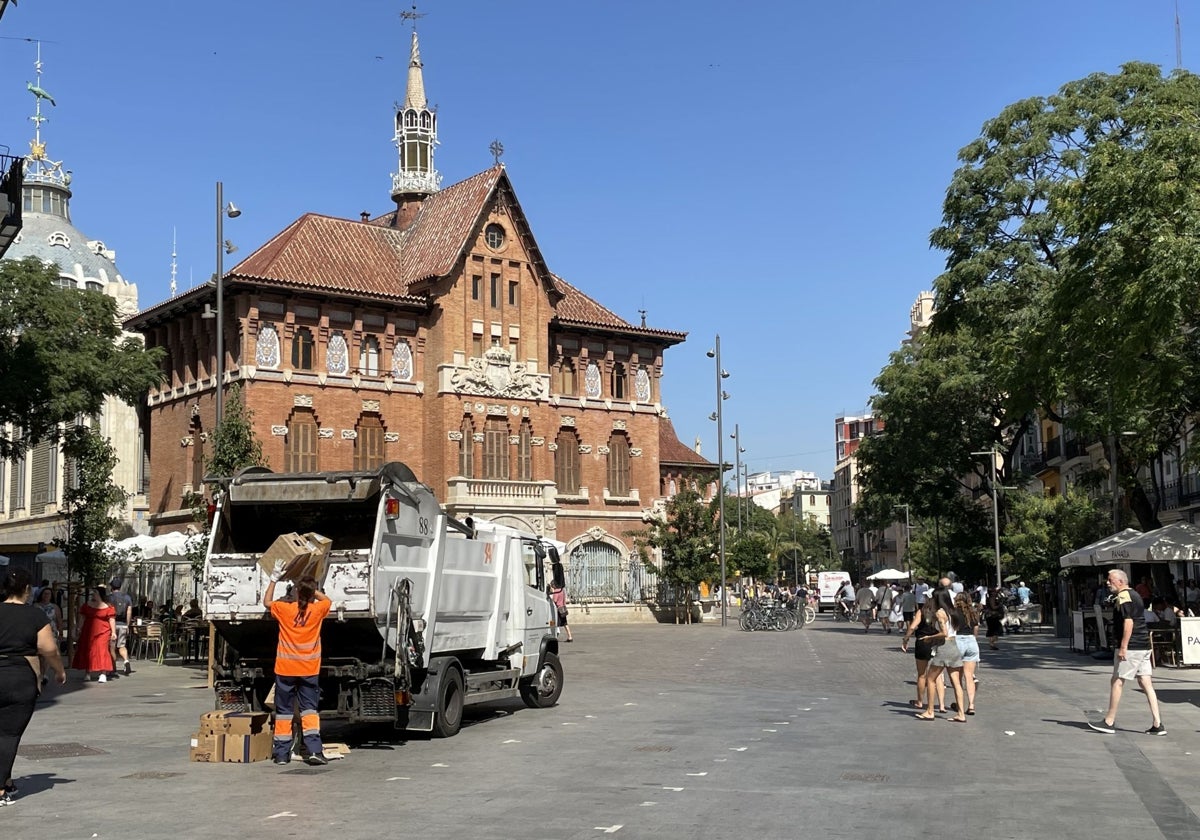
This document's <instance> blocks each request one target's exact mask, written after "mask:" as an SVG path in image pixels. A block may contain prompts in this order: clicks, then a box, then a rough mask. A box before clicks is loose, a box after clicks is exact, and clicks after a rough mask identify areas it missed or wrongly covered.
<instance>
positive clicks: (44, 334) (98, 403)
mask: <svg viewBox="0 0 1200 840" xmlns="http://www.w3.org/2000/svg"><path fill="white" fill-rule="evenodd" d="M57 279H58V269H57V268H55V267H54V266H47V265H44V264H43V263H42V262H41V261H40V260H38V259H36V258H33V257H29V258H26V259H24V260H20V261H17V260H0V429H2V428H3V427H5V425H8V427H9V428H11V429H14V430H23V432H24V434H23V435H21V436H20V437H10V436H9V435H6V434H4V433H3V432H0V458H10V457H12V456H14V455H18V454H20V453H21V452H23V451H24V450H25V449H27V448H28V447H30V446H32V445H33V444H35V443H37V442H38V441H39V440H43V439H46V438H52V437H54V436H55V435H56V434H57V429H58V427H59V425H60V424H62V423H71V422H73V421H74V419H75V418H76V417H79V416H94V415H96V414H98V413H99V412H100V409H101V407H102V405H103V404H104V398H105V397H107V396H116V397H119V398H120V399H122V400H124V401H125V402H128V403H131V404H132V403H133V402H135V401H136V400H138V399H140V398H141V397H142V396H143V395H144V394H145V393H146V391H147V390H149V389H150V388H151V387H153V386H154V385H157V384H158V383H159V382H160V381H161V379H162V374H161V372H160V369H159V360H160V359H161V352H160V351H157V350H155V351H147V350H146V349H145V348H144V347H143V346H142V343H141V342H140V341H139V340H138V339H136V338H125V339H122V338H121V328H120V324H119V323H118V321H117V310H116V301H115V300H114V299H113V298H111V297H109V296H108V295H105V294H99V293H96V292H92V291H81V290H77V289H64V288H60V287H59V286H58V285H57V283H56V281H57Z"/></svg>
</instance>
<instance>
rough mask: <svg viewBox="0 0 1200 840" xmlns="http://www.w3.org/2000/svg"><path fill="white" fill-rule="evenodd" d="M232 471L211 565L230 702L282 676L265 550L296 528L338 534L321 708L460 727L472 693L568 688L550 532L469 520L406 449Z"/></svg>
mask: <svg viewBox="0 0 1200 840" xmlns="http://www.w3.org/2000/svg"><path fill="white" fill-rule="evenodd" d="M223 484H224V487H223V489H222V492H220V493H219V494H218V495H219V499H218V502H217V507H216V511H215V514H214V517H213V522H212V528H211V533H210V537H209V546H208V552H207V557H206V560H205V566H204V578H203V582H204V590H205V591H204V602H205V603H204V612H205V615H206V616H207V618H208V620H209V621H210V622H211V624H212V626H213V628H214V630H215V636H216V642H217V643H216V645H215V647H214V652H213V657H214V659H213V669H214V687H215V690H216V703H217V708H223V709H241V710H259V709H262V708H264V701H265V700H266V697H267V694H268V692H269V691H270V689H271V687H272V685H273V684H274V671H273V667H274V660H275V650H276V642H277V639H278V629H277V624H276V622H275V620H274V619H273V618H272V617H271V614H270V613H269V612H268V611H267V610H266V608H264V607H263V606H262V595H263V592H264V590H265V589H266V587H267V584H268V583H269V582H270V579H269V576H268V574H267V573H266V572H265V571H264V570H263V569H262V568H261V567H260V565H259V558H260V557H261V556H262V554H263V552H265V551H266V550H267V549H268V547H269V546H270V545H271V543H272V542H273V541H274V540H275V539H276V537H277V536H279V535H280V534H286V533H290V532H296V533H299V534H304V533H313V532H315V533H317V534H320V535H322V536H324V537H326V538H328V539H329V540H331V541H332V544H331V546H330V547H329V555H328V559H327V564H326V568H325V571H324V575H323V580H322V581H321V584H322V586H321V588H322V591H323V592H324V593H325V595H326V596H327V597H328V598H329V599H330V601H331V602H332V604H331V610H330V613H329V617H328V618H326V620H325V622H324V625H323V627H322V629H321V648H322V658H321V671H320V676H319V683H320V688H321V703H320V708H319V711H320V713H321V716H322V717H325V718H335V719H342V720H346V721H350V722H375V723H392V724H394V725H395V726H396V727H398V728H405V729H408V730H411V731H418V732H432V733H433V734H435V735H437V736H441V737H447V736H450V735H453V734H455V733H456V732H457V731H458V729H459V727H460V726H461V725H462V718H463V708H464V706H466V705H470V704H473V703H483V702H487V701H493V700H502V699H505V698H510V697H517V696H519V697H521V698H522V699H523V700H524V701H525V703H526V705H528V706H530V707H534V708H537V707H547V706H552V705H554V704H555V703H556V702H558V698H559V695H560V693H561V692H562V687H563V670H562V664H561V663H560V661H559V657H558V640H557V636H556V626H555V625H556V622H557V612H556V610H555V607H554V604H553V603H552V602H551V601H550V599H549V598H548V596H547V594H546V579H545V575H546V571H545V568H546V566H545V564H546V562H547V560H551V561H554V562H557V560H558V557H557V552H556V549H555V547H554V545H553V544H552V543H550V542H548V541H545V540H543V539H541V538H539V537H538V536H536V535H534V534H527V533H522V532H520V531H517V530H515V529H513V528H509V527H506V526H503V525H498V524H491V523H488V524H486V525H483V524H482V523H481V527H480V528H479V530H478V531H476V530H475V529H474V528H469V527H467V526H466V525H464V524H462V523H460V522H458V521H457V520H455V519H453V518H452V517H450V516H448V515H447V514H446V513H445V511H444V510H443V509H442V508H441V507H440V506H439V505H438V503H437V500H436V499H435V498H434V495H433V493H432V492H431V491H430V489H429V488H428V487H426V486H425V485H424V484H421V483H420V482H419V481H417V479H416V477H415V476H414V475H413V473H412V471H411V470H409V469H408V467H406V466H405V465H404V464H400V463H392V464H387V465H385V466H384V467H382V468H381V469H380V470H378V471H373V472H329V473H291V474H275V473H271V472H270V471H269V470H266V469H264V468H250V469H247V470H244V471H242V472H241V473H239V474H238V475H237V476H235V477H233V478H232V479H229V480H228V481H226V482H223ZM282 586H283V584H282V583H281V584H278V585H277V587H276V593H277V594H276V597H277V598H278V597H282V592H281V587H282Z"/></svg>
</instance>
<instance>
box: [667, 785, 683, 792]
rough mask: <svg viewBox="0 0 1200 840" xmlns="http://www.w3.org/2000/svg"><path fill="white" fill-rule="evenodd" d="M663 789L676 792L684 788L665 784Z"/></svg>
mask: <svg viewBox="0 0 1200 840" xmlns="http://www.w3.org/2000/svg"><path fill="white" fill-rule="evenodd" d="M663 790H673V791H675V792H676V793H679V791H681V790H683V788H677V787H667V786H666V785H663Z"/></svg>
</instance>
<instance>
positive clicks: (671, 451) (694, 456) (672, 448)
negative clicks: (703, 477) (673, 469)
mask: <svg viewBox="0 0 1200 840" xmlns="http://www.w3.org/2000/svg"><path fill="white" fill-rule="evenodd" d="M658 462H659V463H660V464H686V465H688V466H691V467H709V468H711V469H713V470H715V469H716V468H717V465H716V464H714V463H713V462H712V461H709V460H708V459H707V458H705V457H704V456H703V455H701V454H700V453H699V452H697V451H696V450H694V449H692V448H691V447H689V446H687V445H685V444H683V443H681V442H680V440H679V437H678V436H677V435H676V434H675V425H674V424H673V423H672V422H671V421H670V419H668V418H666V417H661V418H659V421H658Z"/></svg>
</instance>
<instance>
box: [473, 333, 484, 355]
mask: <svg viewBox="0 0 1200 840" xmlns="http://www.w3.org/2000/svg"><path fill="white" fill-rule="evenodd" d="M471 355H472V356H473V357H474V358H476V359H482V358H483V336H482V335H481V334H479V333H475V334H474V335H473V336H471Z"/></svg>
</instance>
